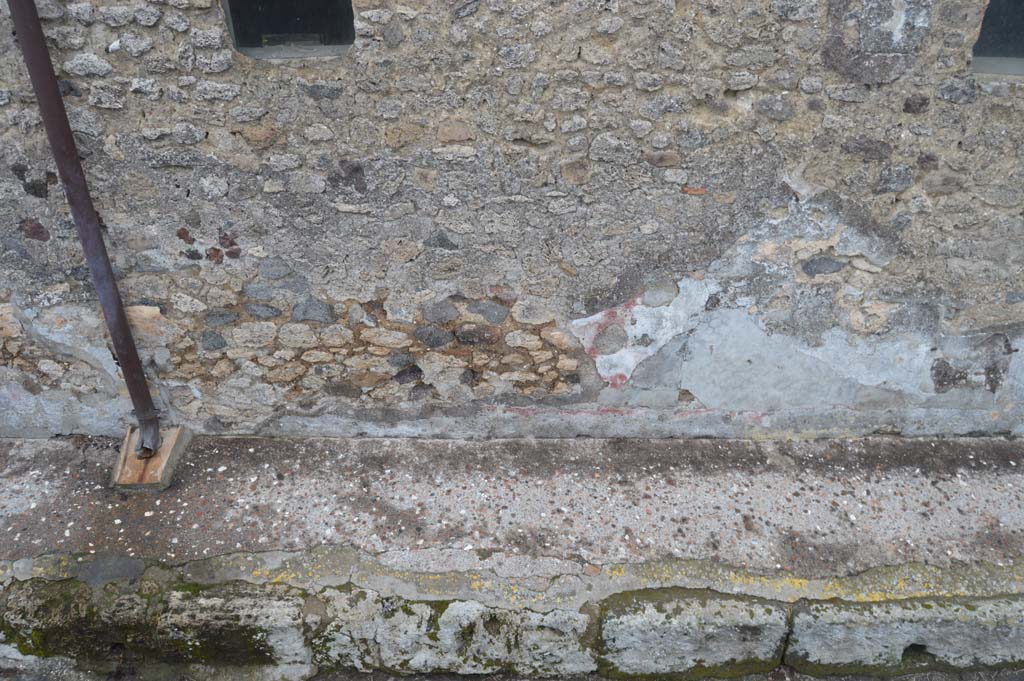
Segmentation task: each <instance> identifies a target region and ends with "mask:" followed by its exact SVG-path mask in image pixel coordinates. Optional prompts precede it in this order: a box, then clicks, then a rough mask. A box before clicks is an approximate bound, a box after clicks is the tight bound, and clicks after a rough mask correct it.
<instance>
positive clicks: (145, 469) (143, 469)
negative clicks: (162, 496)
mask: <svg viewBox="0 0 1024 681" xmlns="http://www.w3.org/2000/svg"><path fill="white" fill-rule="evenodd" d="M138 441H139V429H138V428H135V427H132V428H129V429H128V434H127V435H126V436H125V438H124V442H123V443H122V444H121V452H120V453H119V454H118V456H117V464H116V465H115V466H114V475H113V477H112V479H111V482H112V484H113V486H114V487H117V488H118V489H122V490H125V491H151V492H159V491H160V490H163V489H167V487H169V486H170V484H171V480H172V479H173V476H174V469H175V468H176V467H177V465H178V460H179V459H180V458H181V453H182V452H183V451H185V449H187V448H188V445H189V443H190V442H191V441H192V432H191V431H190V430H189V429H188V428H185V427H184V426H175V427H174V428H164V429H162V430H161V431H160V449H159V450H157V453H156V454H155V455H153V456H151V457H150V458H148V459H140V458H138V457H137V456H135V448H136V446H137V445H138Z"/></svg>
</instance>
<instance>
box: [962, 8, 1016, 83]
mask: <svg viewBox="0 0 1024 681" xmlns="http://www.w3.org/2000/svg"><path fill="white" fill-rule="evenodd" d="M974 70H975V71H981V72H984V73H1008V74H1017V75H1024V2H1022V0H991V2H990V3H989V5H988V9H987V10H985V20H984V21H983V22H982V24H981V35H980V36H979V37H978V42H977V43H976V44H975V45H974Z"/></svg>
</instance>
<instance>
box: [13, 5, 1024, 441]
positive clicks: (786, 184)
mask: <svg viewBox="0 0 1024 681" xmlns="http://www.w3.org/2000/svg"><path fill="white" fill-rule="evenodd" d="M40 8H41V14H42V17H43V20H44V28H45V30H46V32H47V35H48V36H49V38H50V41H51V49H52V51H53V61H54V63H55V64H56V65H57V67H58V69H59V71H60V74H59V75H60V76H61V78H62V79H63V80H62V88H63V91H64V92H65V95H66V101H67V104H68V108H69V115H70V119H71V123H72V126H73V128H74V130H75V131H76V134H77V136H78V142H79V145H80V147H81V151H82V157H83V159H84V165H85V169H86V172H87V174H88V179H89V184H90V187H91V189H92V191H93V194H94V196H95V199H96V203H97V206H98V209H99V212H100V214H101V216H102V218H103V222H104V225H105V228H106V230H105V234H106V236H107V242H108V246H109V250H110V252H111V254H112V258H113V261H114V265H115V268H116V270H117V272H118V275H119V283H120V285H121V288H122V291H123V294H124V297H125V299H126V301H127V302H128V304H129V305H130V306H131V307H133V308H138V309H142V308H145V309H147V310H149V312H148V313H147V314H146V316H145V318H144V319H140V320H137V323H138V324H139V326H138V327H137V328H136V335H137V336H138V337H139V341H140V345H141V346H142V354H143V356H144V359H145V363H146V367H147V371H148V372H149V375H150V378H151V380H152V382H153V384H154V386H155V390H154V392H155V393H156V394H157V395H158V401H159V405H158V406H159V408H160V410H161V412H162V415H163V416H164V418H165V419H166V420H168V421H171V422H175V423H182V424H186V425H188V426H190V427H191V428H193V429H194V430H196V431H197V432H224V433H234V434H246V433H248V434H251V433H262V434H278V435H342V436H356V435H361V434H369V435H380V436H386V435H394V436H407V435H418V436H441V437H481V436H511V437H519V436H527V435H529V436H541V437H574V436H579V435H586V436H598V437H666V436H711V437H749V436H756V437H758V438H783V439H785V438H791V437H805V438H806V437H811V438H814V437H821V436H828V435H831V436H850V435H858V434H866V433H875V432H886V433H902V434H905V435H964V434H977V433H989V434H1000V433H1016V434H1018V435H1019V434H1024V430H1022V426H1021V424H1022V423H1024V408H1022V406H1021V405H1022V403H1024V378H1022V377H1024V373H1022V372H1024V369H1022V364H1021V355H1020V353H1018V352H1017V349H1018V348H1019V347H1020V345H1021V338H1022V333H1024V332H1022V328H1024V325H1022V318H1021V308H1020V306H1019V305H1014V304H1011V303H1010V302H1009V301H1010V300H1012V299H1013V298H1012V296H1013V295H1015V292H1019V289H1020V284H1019V281H1017V278H1016V274H1017V273H1018V272H1019V271H1020V269H1021V267H1022V263H1024V250H1022V249H1024V246H1022V244H1024V241H1022V240H1021V239H1020V238H1019V237H1020V233H1021V231H1022V230H1024V222H1022V218H1021V212H1022V209H1024V191H1021V189H1020V187H1022V186H1024V171H1022V169H1021V161H1020V153H1021V152H1020V150H1021V149H1024V137H1022V135H1024V127H1022V125H1021V120H1024V117H1022V115H1021V112H1022V106H1024V104H1022V102H1024V87H1022V85H1021V83H1019V82H1018V81H1014V80H1012V79H1010V78H1003V77H998V76H989V75H985V74H974V73H971V71H970V68H971V66H970V53H971V47H972V44H973V42H974V41H975V39H976V35H977V33H978V30H979V28H980V26H981V23H982V19H983V11H984V3H983V2H980V1H979V2H945V1H943V2H939V1H938V0H871V1H870V2H868V1H864V2H855V1H854V0H755V1H752V2H749V1H740V0H721V1H715V2H710V0H708V1H704V0H702V1H701V2H689V3H687V2H662V1H658V2H651V1H647V0H619V1H618V2H592V1H584V2H572V3H563V2H556V3H543V2H533V1H531V2H518V3H508V2H497V1H495V2H478V1H476V0H471V1H466V2H461V1H460V2H454V3H452V2H441V1H440V0H428V1H426V2H421V3H417V4H416V6H415V7H412V6H411V5H409V4H408V3H407V4H406V5H401V4H395V3H389V2H378V3H375V2H372V1H371V0H355V3H354V8H355V10H356V14H357V22H358V31H357V38H356V42H355V44H354V45H353V46H352V47H351V49H349V50H348V51H347V52H346V53H345V54H344V55H342V56H338V57H332V58H322V59H299V60H280V61H266V60H259V59H253V58H250V57H248V56H245V55H242V54H239V53H237V51H236V50H235V49H234V46H233V45H232V39H231V32H230V31H229V30H228V26H227V22H226V20H225V17H224V13H223V9H222V3H217V2H212V1H211V0H199V1H186V0H173V1H169V2H152V3H136V4H130V3H120V4H119V3H115V2H107V1H106V0H104V1H102V2H71V3H62V2H45V3H40ZM0 74H2V75H0V224H2V225H6V226H7V228H6V229H4V230H3V231H0V271H2V272H3V273H4V276H3V278H2V281H0V328H3V329H4V331H3V333H2V335H0V435H6V436H32V437H36V436H47V435H53V434H64V433H91V434H103V435H117V434H120V433H123V432H124V429H125V427H126V426H127V425H128V423H130V421H131V406H130V402H129V400H128V399H127V396H126V395H125V393H124V390H123V388H122V387H121V377H120V374H119V369H118V367H117V366H116V364H114V363H113V362H112V361H110V354H109V350H108V341H107V338H106V335H105V332H104V329H103V325H102V323H101V317H100V314H99V310H98V307H97V305H96V302H95V298H94V296H93V294H92V291H91V285H90V282H89V277H88V273H87V271H86V269H85V268H84V266H83V264H82V261H81V255H80V251H79V247H78V245H77V242H76V239H75V238H74V229H73V226H72V224H71V221H70V219H69V215H68V210H67V206H66V204H65V201H64V196H63V192H62V191H59V187H58V186H57V178H56V174H55V168H54V167H53V163H52V160H51V159H50V156H49V154H48V151H47V146H46V142H45V135H44V133H43V130H42V126H41V124H40V119H39V115H38V112H37V110H36V106H35V102H34V100H33V98H32V97H31V96H30V94H28V93H29V91H30V88H29V86H28V82H27V78H26V74H25V71H24V67H23V66H22V64H21V60H20V54H19V50H18V49H17V48H16V46H15V44H14V41H13V37H12V27H11V25H10V19H9V17H8V16H7V15H6V14H0ZM839 263H841V264H843V267H841V268H839V267H838V264H839ZM823 268H824V269H823ZM676 290H677V292H675V293H674V292H673V291H676ZM275 311H276V312H275ZM633 322H636V324H635V325H634V324H633ZM293 323H298V324H307V325H309V327H310V328H311V329H312V333H313V334H314V336H315V339H316V340H315V342H314V341H312V340H311V338H310V336H308V335H307V334H303V336H302V337H301V339H299V338H297V337H296V336H295V335H294V334H291V333H289V331H288V330H285V329H284V327H285V325H287V324H293ZM471 325H472V326H471ZM627 325H629V326H628V328H627ZM328 328H330V329H331V331H330V332H329V333H328V332H327V329H328ZM210 331H213V332H215V333H216V334H219V337H220V338H221V339H223V345H222V341H221V340H218V339H217V337H216V336H214V335H212V334H211V333H208V332H210ZM524 334H525V335H528V336H532V337H539V338H540V339H541V340H540V347H537V345H536V343H534V342H533V341H530V342H529V343H528V345H527V346H522V345H508V344H507V343H506V342H505V339H506V338H512V339H522V338H523V337H524ZM374 338H376V339H377V340H379V341H381V342H376V341H375V340H374ZM401 339H409V341H408V342H406V341H405V340H401ZM549 339H557V342H552V341H551V340H549ZM597 339H600V342H598V343H596V344H595V343H594V342H592V341H595V340H597ZM298 341H301V342H298ZM290 343H291V344H290ZM296 343H298V344H296ZM411 365H415V366H417V367H419V369H420V371H421V373H419V374H416V373H415V372H409V371H406V368H407V367H408V366H411ZM947 365H948V367H949V370H945V367H946V366H947ZM935 366H938V367H939V368H940V369H941V370H940V371H933V367H935ZM936 379H938V380H936ZM950 379H952V380H950ZM242 396H244V398H243V397H242Z"/></svg>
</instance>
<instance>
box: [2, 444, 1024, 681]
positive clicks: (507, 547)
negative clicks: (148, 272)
mask: <svg viewBox="0 0 1024 681" xmlns="http://www.w3.org/2000/svg"><path fill="white" fill-rule="evenodd" d="M117 445H118V443H116V442H114V441H112V440H107V439H88V438H78V437H75V438H67V439H55V440H6V441H3V440H0V678H5V674H8V675H9V676H11V677H12V678H25V679H35V678H40V679H43V678H47V679H48V678H61V679H90V680H92V679H100V678H108V677H107V675H108V674H117V673H122V672H123V671H124V670H125V669H130V670H132V673H133V674H137V676H136V677H132V678H153V679H157V678H159V679H164V678H181V677H180V676H179V677H173V676H169V674H172V673H174V674H187V678H189V679H193V680H194V681H198V680H200V679H228V678H239V679H242V678H246V679H250V678H251V679H268V680H269V679H308V678H314V677H318V678H327V677H328V676H330V675H331V674H336V673H344V672H345V670H383V671H387V672H391V673H424V674H434V673H455V674H490V673H505V674H515V675H520V676H523V677H557V678H566V677H572V676H581V675H600V676H605V677H612V678H641V677H646V678H655V677H658V678H660V677H667V676H671V677H680V678H685V677H699V676H718V677H721V676H738V675H744V674H751V673H761V672H771V671H772V670H776V669H783V670H786V673H791V672H794V673H802V674H813V675H831V674H869V675H872V676H876V675H893V674H898V673H905V672H914V671H929V670H936V671H946V672H956V671H961V670H996V669H1014V668H1017V667H1024V564H1022V557H1024V504H1022V498H1024V446H1022V445H1021V444H1020V443H1018V442H1014V441H1009V440H1002V439H982V438H977V439H956V440H913V439H899V438H881V437H880V438H866V439H857V440H844V441H812V442H792V443H782V442H749V441H725V440H673V441H669V440H657V441H651V440H622V441H612V440H585V439H577V440H532V441H524V440H515V441H512V440H504V441H480V442H470V441H456V440H316V439H263V438H205V437H201V438H197V439H196V441H195V442H194V443H193V445H192V447H191V449H190V450H189V452H188V453H187V454H186V455H185V459H184V461H183V463H182V465H181V467H180V468H179V470H178V474H177V477H176V483H175V485H174V486H173V487H172V488H171V489H169V490H166V491H165V492H163V493H161V494H159V495H145V494H143V495H128V494H124V493H121V492H118V491H114V490H112V489H110V488H109V486H108V478H109V475H110V467H111V465H112V463H113V460H114V456H115V454H116V449H117ZM118 670H121V671H120V672H119V671H118ZM183 670H184V671H183ZM1004 673H1005V672H1004ZM33 675H35V676H33ZM118 678H124V677H123V676H122V677H118ZM331 678H334V677H331ZM338 678H340V677H338Z"/></svg>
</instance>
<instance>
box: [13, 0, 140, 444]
mask: <svg viewBox="0 0 1024 681" xmlns="http://www.w3.org/2000/svg"><path fill="white" fill-rule="evenodd" d="M7 5H8V6H9V7H10V8H11V18H12V19H13V20H14V30H15V32H16V35H17V38H18V44H19V45H20V46H21V53H22V55H23V56H24V58H25V66H27V67H28V75H29V78H30V79H31V80H32V89H33V90H35V93H36V100H37V102H38V104H39V112H40V114H41V115H42V118H43V127H45V128H46V136H47V138H49V141H50V149H51V150H52V152H53V159H54V161H56V163H57V171H58V173H59V174H60V180H61V182H62V183H63V185H64V193H65V194H66V195H67V197H68V204H69V205H70V207H71V215H72V217H73V218H74V220H75V227H76V229H77V230H78V240H79V241H81V243H82V250H83V251H84V252H85V259H86V261H88V263H89V271H90V272H91V273H92V282H93V286H95V288H96V295H97V296H98V297H99V299H100V306H101V307H102V308H103V316H104V318H105V319H106V321H107V330H108V331H109V332H110V338H111V340H112V341H113V344H114V353H115V354H116V355H117V361H118V363H120V365H121V372H122V373H123V374H124V382H125V383H126V384H127V386H128V394H129V395H131V398H132V405H133V406H134V407H135V418H136V419H138V421H139V435H140V437H139V449H138V451H136V454H137V456H138V457H139V458H148V457H150V456H153V455H154V454H155V453H156V451H157V449H158V448H159V447H160V423H159V421H158V419H157V412H156V407H155V406H154V405H153V397H152V395H150V392H149V385H148V383H147V382H146V374H145V373H144V372H143V370H142V362H141V361H140V360H139V352H138V350H137V349H136V347H135V340H134V339H133V338H132V331H131V328H130V327H129V326H128V317H127V316H126V315H125V312H124V305H123V304H122V302H121V294H120V293H119V292H118V290H117V282H116V280H115V279H114V270H113V268H112V267H111V266H110V258H109V257H107V248H106V246H105V245H104V243H103V235H102V234H101V233H100V221H99V217H98V216H97V215H96V209H95V208H94V207H93V203H92V197H90V196H89V187H88V186H87V185H86V182H85V172H84V171H83V170H82V164H81V162H80V161H79V159H78V148H77V146H76V145H75V137H74V135H73V134H72V132H71V124H70V123H68V114H67V111H66V110H65V109H64V100H63V99H62V98H61V94H60V87H59V86H58V84H57V76H56V75H55V74H54V72H53V64H52V63H51V61H50V51H49V50H48V49H47V47H46V39H45V38H44V37H43V27H42V26H41V25H40V23H39V12H38V11H37V10H36V5H35V2H34V1H33V0H7Z"/></svg>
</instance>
